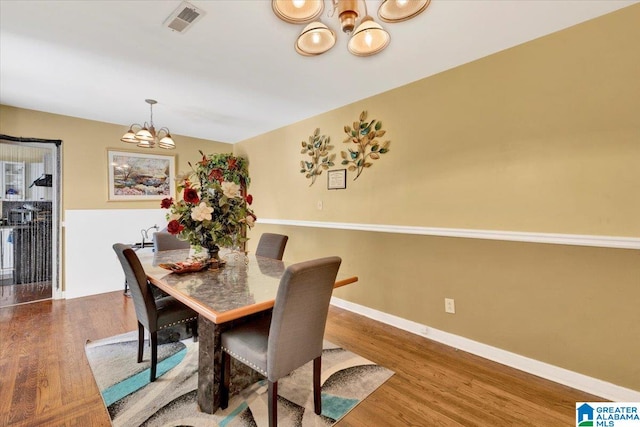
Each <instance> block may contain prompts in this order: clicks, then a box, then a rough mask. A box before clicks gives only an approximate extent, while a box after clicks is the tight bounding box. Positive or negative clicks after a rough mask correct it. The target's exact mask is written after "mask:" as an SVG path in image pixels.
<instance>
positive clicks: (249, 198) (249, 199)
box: [244, 194, 253, 204]
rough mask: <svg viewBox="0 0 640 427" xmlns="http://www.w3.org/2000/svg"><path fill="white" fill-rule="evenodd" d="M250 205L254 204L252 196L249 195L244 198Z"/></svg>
mask: <svg viewBox="0 0 640 427" xmlns="http://www.w3.org/2000/svg"><path fill="white" fill-rule="evenodd" d="M244 199H245V200H246V201H247V203H248V204H251V203H253V196H252V195H251V194H247V195H246V196H245V198H244Z"/></svg>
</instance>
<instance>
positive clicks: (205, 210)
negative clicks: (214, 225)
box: [191, 202, 213, 221]
mask: <svg viewBox="0 0 640 427" xmlns="http://www.w3.org/2000/svg"><path fill="white" fill-rule="evenodd" d="M212 213H213V208H212V207H211V206H207V204H206V203H205V202H201V203H200V204H199V205H198V206H196V207H195V208H193V211H191V218H192V219H193V220H194V221H204V220H205V219H206V220H209V221H211V214H212Z"/></svg>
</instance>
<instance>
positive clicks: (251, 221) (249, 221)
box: [244, 215, 256, 227]
mask: <svg viewBox="0 0 640 427" xmlns="http://www.w3.org/2000/svg"><path fill="white" fill-rule="evenodd" d="M244 220H245V221H246V223H247V225H248V226H249V227H253V226H254V225H255V224H256V220H255V219H254V218H253V217H252V216H251V215H247V217H246V218H245V219H244Z"/></svg>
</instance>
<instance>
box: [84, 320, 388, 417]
mask: <svg viewBox="0 0 640 427" xmlns="http://www.w3.org/2000/svg"><path fill="white" fill-rule="evenodd" d="M169 341H171V340H169ZM161 342H162V341H161ZM137 345H138V344H137V332H130V333H127V334H123V335H118V336H115V337H111V338H107V339H103V340H99V341H93V342H88V343H87V345H86V353H87V359H88V360H89V364H90V366H91V369H92V371H93V374H94V377H95V380H96V383H97V384H98V388H99V389H100V392H101V393H102V397H103V399H104V402H105V405H106V406H107V409H108V411H109V415H110V417H111V422H112V424H113V425H114V426H126V427H134V426H194V427H199V426H224V427H240V426H266V425H268V422H267V415H268V409H267V393H266V392H267V384H266V382H265V381H259V382H256V383H254V384H252V385H250V386H249V387H247V388H245V389H244V390H242V391H241V392H240V393H239V394H237V395H236V396H234V397H233V398H232V399H231V400H230V402H229V407H228V408H227V409H225V410H224V411H223V410H218V411H217V412H216V413H215V414H213V415H209V414H205V413H202V412H200V411H199V409H198V406H197V403H196V386H197V382H198V374H197V373H198V343H194V342H193V340H192V339H191V338H188V339H184V340H182V341H175V342H167V343H165V344H160V345H159V346H158V367H157V370H158V378H157V379H156V381H155V382H153V383H150V382H149V359H150V350H149V346H148V345H147V343H145V354H144V361H143V362H142V363H136V352H137ZM312 371H313V369H312V363H309V364H307V365H305V366H303V367H301V368H299V369H297V370H296V371H294V372H292V373H291V374H290V375H289V376H287V377H286V378H283V379H281V380H280V381H279V382H278V425H279V426H282V427H287V426H291V427H294V426H296V427H297V426H301V427H304V426H331V425H333V424H335V423H336V422H337V421H338V420H340V418H342V417H343V416H344V415H346V414H347V413H348V412H349V411H350V410H351V409H353V408H354V407H355V406H356V405H357V404H358V403H360V402H361V401H362V400H364V399H365V398H366V397H367V396H368V395H369V394H371V393H372V392H373V391H374V390H375V389H376V388H378V387H379V386H380V385H382V384H383V383H384V382H385V381H386V380H387V379H389V378H390V377H391V376H392V375H393V372H392V371H390V370H388V369H386V368H383V367H381V366H378V365H376V364H374V363H373V362H371V361H369V360H367V359H364V358H362V357H360V356H358V355H357V354H354V353H351V352H349V351H347V350H344V349H342V348H339V347H337V346H335V345H333V344H331V343H330V342H327V341H325V343H324V351H323V355H322V379H321V380H322V414H321V415H316V414H315V413H314V411H313V387H312Z"/></svg>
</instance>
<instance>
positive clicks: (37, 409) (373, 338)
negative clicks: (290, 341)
mask: <svg viewBox="0 0 640 427" xmlns="http://www.w3.org/2000/svg"><path fill="white" fill-rule="evenodd" d="M135 329H136V318H135V313H134V308H133V301H132V300H131V299H129V298H126V297H124V296H123V295H122V293H121V292H112V293H108V294H102V295H96V296H91V297H85V298H78V299H73V300H68V301H50V300H49V301H42V302H36V303H32V304H24V305H18V306H13V307H5V308H0V426H12V427H13V426H29V427H31V426H82V427H85V426H109V425H110V423H109V419H108V415H107V412H106V410H105V408H104V406H103V403H102V399H101V397H100V395H99V393H98V389H97V387H96V385H95V382H94V380H93V376H92V374H91V370H90V368H89V365H88V363H87V359H86V356H85V353H84V345H85V342H86V341H87V340H97V339H100V338H105V337H108V336H112V335H115V334H119V333H123V332H127V331H132V330H135ZM326 338H327V339H328V340H330V341H332V342H334V343H336V344H339V345H341V346H343V347H345V348H347V349H349V350H351V351H353V352H356V353H358V354H360V355H361V356H364V357H366V358H368V359H370V360H372V361H374V362H376V363H378V364H380V365H382V366H385V367H388V368H390V369H392V370H393V371H394V372H395V375H393V376H392V377H391V378H390V379H389V380H388V381H387V382H386V383H385V384H384V385H383V386H382V387H380V388H379V389H378V390H377V391H375V392H374V393H373V394H372V395H371V396H370V397H369V398H368V399H366V400H365V401H364V402H362V403H361V404H360V405H358V406H357V407H356V408H355V409H354V410H352V411H351V412H350V413H349V414H348V415H347V416H346V417H345V418H344V419H343V420H342V421H341V422H340V423H339V424H338V426H340V427H345V426H366V427H372V426H375V427H378V426H528V425H530V426H537V427H539V426H550V427H556V426H575V402H576V401H598V400H602V399H600V398H598V397H595V396H592V395H589V394H586V393H583V392H580V391H577V390H573V389H571V388H568V387H565V386H562V385H559V384H555V383H552V382H550V381H547V380H543V379H541V378H538V377H535V376H532V375H528V374H526V373H523V372H521V371H518V370H515V369H512V368H508V367H505V366H503V365H500V364H497V363H494V362H491V361H488V360H485V359H482V358H480V357H477V356H474V355H471V354H469V353H465V352H463V351H456V350H455V349H454V348H451V347H447V346H445V345H442V344H439V343H436V342H433V341H430V340H427V339H425V338H422V337H419V336H416V335H413V334H410V333H408V332H404V331H401V330H398V329H395V328H392V327H389V326H386V325H383V324H381V323H378V322H375V321H373V320H370V319H367V318H365V317H362V316H359V315H356V314H353V313H350V312H348V311H345V310H342V309H338V308H335V307H332V308H331V310H330V313H329V322H328V325H327V332H326Z"/></svg>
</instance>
